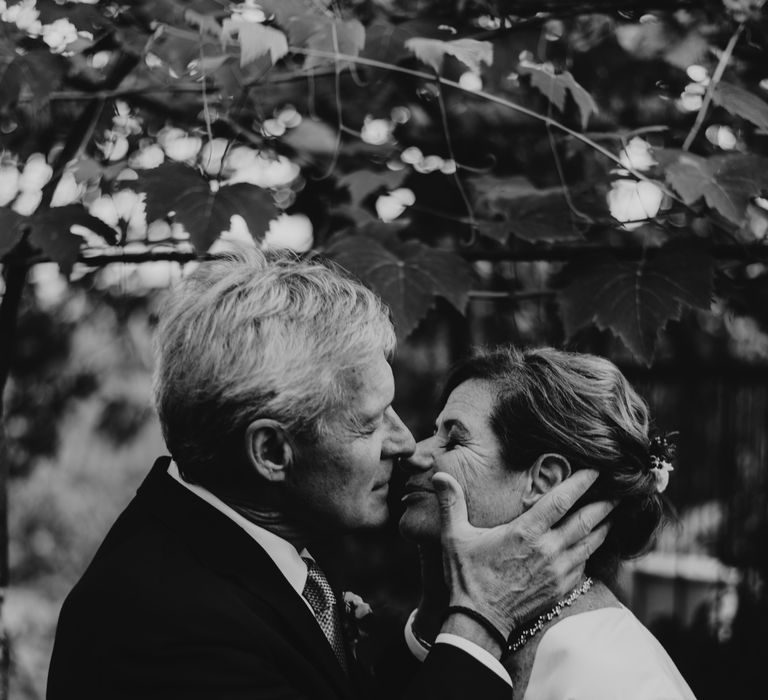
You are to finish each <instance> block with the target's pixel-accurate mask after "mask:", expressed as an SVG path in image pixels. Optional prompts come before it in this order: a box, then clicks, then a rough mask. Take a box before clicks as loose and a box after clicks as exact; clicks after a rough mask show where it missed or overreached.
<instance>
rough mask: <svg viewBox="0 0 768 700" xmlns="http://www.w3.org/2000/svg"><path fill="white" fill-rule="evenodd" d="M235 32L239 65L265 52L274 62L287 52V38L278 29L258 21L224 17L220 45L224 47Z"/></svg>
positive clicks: (251, 60) (243, 64)
mask: <svg viewBox="0 0 768 700" xmlns="http://www.w3.org/2000/svg"><path fill="white" fill-rule="evenodd" d="M235 34H236V35H237V38H238V40H239V42H240V65H241V66H245V65H247V64H249V63H252V62H253V61H255V60H256V59H257V58H261V57H262V56H264V55H266V54H269V57H270V59H271V60H272V63H273V64H275V63H277V62H278V61H279V60H280V59H281V58H282V57H283V56H285V55H286V54H287V53H288V38H287V37H286V36H285V34H283V32H281V31H280V30H279V29H274V28H273V27H265V26H264V25H263V24H260V23H258V22H244V21H242V20H240V21H238V20H233V19H225V20H224V22H223V24H222V31H221V43H222V46H224V47H226V45H227V42H228V41H230V40H231V39H232V36H233V35H235Z"/></svg>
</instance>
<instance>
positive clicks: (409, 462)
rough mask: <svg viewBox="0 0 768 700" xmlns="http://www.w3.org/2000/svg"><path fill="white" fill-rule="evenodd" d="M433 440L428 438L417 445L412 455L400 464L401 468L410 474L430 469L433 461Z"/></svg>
mask: <svg viewBox="0 0 768 700" xmlns="http://www.w3.org/2000/svg"><path fill="white" fill-rule="evenodd" d="M434 440H435V439H434V438H433V437H430V438H427V439H426V440H422V441H421V442H419V443H417V444H416V449H415V450H414V452H413V454H412V455H411V456H410V457H409V458H408V459H406V460H404V461H403V462H402V465H403V467H404V468H405V469H406V470H407V471H410V472H425V471H427V470H429V469H431V468H432V465H433V464H434V461H435V458H434V454H433V449H432V447H433V444H432V443H433V442H434Z"/></svg>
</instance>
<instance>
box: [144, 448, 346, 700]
mask: <svg viewBox="0 0 768 700" xmlns="http://www.w3.org/2000/svg"><path fill="white" fill-rule="evenodd" d="M169 464H170V459H169V458H167V457H161V458H160V459H158V460H157V462H155V465H154V466H153V468H152V471H151V472H150V473H149V475H148V476H147V478H146V479H145V481H144V483H143V484H142V485H141V487H140V488H139V493H138V496H137V501H139V502H140V503H142V504H144V505H145V506H146V507H147V508H148V510H149V511H150V512H151V513H152V515H153V516H154V517H156V518H157V519H159V520H161V521H162V522H163V523H164V524H165V525H166V526H167V527H168V528H169V529H171V530H173V531H174V532H175V533H176V534H177V535H178V536H179V537H180V538H181V539H183V540H184V542H185V543H186V545H187V546H188V547H189V549H190V550H191V551H193V552H195V554H196V555H197V556H198V558H199V559H200V560H201V561H203V562H205V563H206V564H207V565H208V566H209V567H210V568H212V569H214V570H215V571H217V572H218V573H220V574H221V575H223V576H225V577H227V578H230V579H231V580H233V581H236V582H237V583H238V585H239V586H241V587H242V588H243V589H245V590H247V591H248V592H249V593H250V594H252V595H253V596H254V597H255V598H257V599H258V600H260V601H261V602H262V603H263V604H264V607H265V609H266V610H267V611H268V613H269V614H271V615H273V619H274V622H275V623H276V624H277V626H278V629H280V630H281V631H283V632H284V633H285V635H286V637H288V638H290V640H291V642H292V644H293V645H294V646H295V648H296V649H297V650H298V651H300V653H302V655H303V656H305V657H306V658H307V659H309V660H311V661H312V662H313V663H314V664H315V665H316V666H317V667H318V669H319V670H320V671H321V672H322V673H323V675H324V676H325V677H326V678H327V679H328V681H329V683H330V684H331V685H332V686H333V687H334V688H335V689H336V691H337V692H338V693H339V695H340V697H345V698H351V697H352V693H353V690H352V687H351V685H350V681H349V679H348V678H347V677H346V676H345V674H344V672H343V670H342V669H341V667H340V666H339V663H338V661H337V660H336V657H335V656H334V654H333V650H332V649H331V646H330V644H329V643H328V640H327V639H326V637H325V635H324V634H323V631H322V630H321V629H320V626H319V625H318V624H317V620H315V618H314V615H313V614H312V612H311V611H310V609H309V608H308V607H307V605H306V604H305V603H304V602H303V601H302V600H301V598H300V596H298V595H297V594H296V591H295V590H294V589H293V588H292V587H291V586H290V584H289V583H288V582H287V581H286V579H285V577H284V576H283V574H282V573H281V572H280V570H279V569H278V568H277V566H276V565H275V563H274V562H273V561H272V559H271V558H270V557H269V555H268V554H267V553H266V552H265V551H264V549H262V547H261V546H260V545H259V544H258V543H257V542H256V541H254V539H253V538H252V537H250V536H249V535H248V534H247V533H246V532H245V531H244V530H243V529H242V528H241V527H239V526H238V525H237V524H236V523H234V522H232V521H231V520H230V519H229V518H227V517H226V516H225V515H224V514H223V513H221V512H219V511H218V510H216V509H215V508H213V507H211V506H210V505H209V504H207V503H205V502H204V501H203V500H202V499H200V498H198V497H197V496H196V495H195V494H193V493H192V492H191V491H189V490H187V489H185V488H184V487H183V486H182V485H181V484H179V483H177V482H176V481H175V480H174V479H173V478H172V477H171V476H170V475H169V474H168V473H167V471H168V466H169Z"/></svg>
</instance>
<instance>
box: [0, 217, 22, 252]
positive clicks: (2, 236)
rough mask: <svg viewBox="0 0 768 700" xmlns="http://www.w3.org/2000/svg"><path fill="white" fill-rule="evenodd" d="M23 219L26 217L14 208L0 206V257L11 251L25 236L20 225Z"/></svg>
mask: <svg viewBox="0 0 768 700" xmlns="http://www.w3.org/2000/svg"><path fill="white" fill-rule="evenodd" d="M23 221H24V217H23V216H22V215H21V214H17V213H16V212H15V211H13V209H8V208H7V207H0V258H2V257H3V256H4V255H5V254H6V253H10V252H11V251H12V250H13V249H14V248H15V247H16V244H17V243H18V242H19V241H20V240H21V239H22V238H23V237H24V232H23V231H22V229H21V226H20V224H21V223H22V222H23Z"/></svg>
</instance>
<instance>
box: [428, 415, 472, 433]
mask: <svg viewBox="0 0 768 700" xmlns="http://www.w3.org/2000/svg"><path fill="white" fill-rule="evenodd" d="M435 428H436V429H437V430H439V429H440V426H438V425H437V424H435ZM443 428H444V429H445V431H446V432H451V431H455V432H457V433H458V434H459V436H463V435H469V428H467V426H466V425H464V423H462V422H461V420H459V419H458V418H447V419H446V420H444V421H443Z"/></svg>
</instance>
